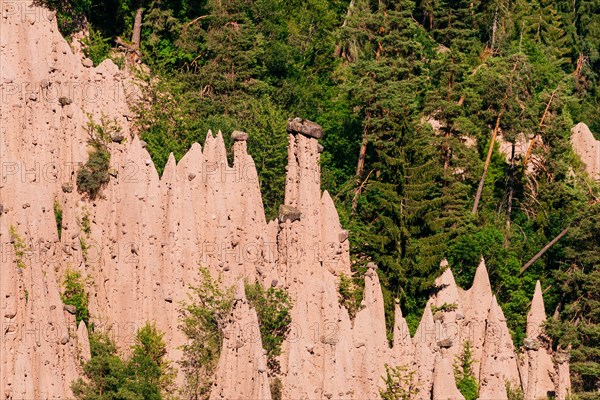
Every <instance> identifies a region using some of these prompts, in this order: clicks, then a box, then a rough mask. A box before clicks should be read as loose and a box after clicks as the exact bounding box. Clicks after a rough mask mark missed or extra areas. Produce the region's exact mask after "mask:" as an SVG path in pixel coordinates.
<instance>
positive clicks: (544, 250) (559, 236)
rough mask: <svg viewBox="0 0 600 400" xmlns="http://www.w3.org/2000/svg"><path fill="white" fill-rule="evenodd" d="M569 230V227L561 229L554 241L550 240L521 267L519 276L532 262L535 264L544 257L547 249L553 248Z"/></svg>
mask: <svg viewBox="0 0 600 400" xmlns="http://www.w3.org/2000/svg"><path fill="white" fill-rule="evenodd" d="M569 229H571V225H569V226H567V227H566V228H565V229H563V230H562V231H561V232H560V233H559V234H558V235H557V236H556V237H555V238H554V239H552V240H551V241H550V243H548V244H547V245H545V246H544V247H543V248H542V249H541V250H540V251H539V252H538V253H537V254H536V255H535V256H533V258H532V259H531V260H529V261H527V262H526V263H525V265H523V267H522V268H521V271H519V275H521V274H522V273H523V272H525V271H526V270H527V269H528V268H529V267H531V266H532V265H533V263H534V262H536V261H537V260H538V259H539V258H540V257H541V256H543V255H544V253H545V252H547V251H548V249H550V247H552V246H554V245H555V244H556V242H558V241H559V240H560V239H561V238H562V237H563V236H565V235H566V234H567V232H569Z"/></svg>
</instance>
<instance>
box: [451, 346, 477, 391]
mask: <svg viewBox="0 0 600 400" xmlns="http://www.w3.org/2000/svg"><path fill="white" fill-rule="evenodd" d="M472 364H473V353H472V348H471V343H470V342H468V341H467V342H465V346H464V348H463V353H462V354H461V355H460V358H459V360H458V365H456V366H455V367H454V375H455V379H456V387H457V388H458V390H459V391H460V393H461V394H462V395H463V396H464V397H465V400H476V399H477V398H478V397H479V384H478V383H477V379H475V375H473V371H472V367H471V366H472Z"/></svg>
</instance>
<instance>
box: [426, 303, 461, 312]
mask: <svg viewBox="0 0 600 400" xmlns="http://www.w3.org/2000/svg"><path fill="white" fill-rule="evenodd" d="M457 309H458V304H456V303H444V304H442V305H441V306H439V307H436V306H434V305H432V306H431V312H432V313H433V314H435V313H436V312H438V311H442V312H447V311H456V310H457Z"/></svg>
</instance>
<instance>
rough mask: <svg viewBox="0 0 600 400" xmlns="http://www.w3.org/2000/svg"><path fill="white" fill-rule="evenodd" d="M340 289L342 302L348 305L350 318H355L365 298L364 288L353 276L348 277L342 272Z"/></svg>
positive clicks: (345, 305)
mask: <svg viewBox="0 0 600 400" xmlns="http://www.w3.org/2000/svg"><path fill="white" fill-rule="evenodd" d="M338 291H339V295H340V304H341V305H343V306H344V307H346V310H348V314H349V315H350V319H351V320H354V317H356V313H357V312H358V311H359V310H360V303H361V301H362V298H363V288H361V287H360V286H359V285H357V284H356V282H354V280H353V279H352V277H348V276H346V275H345V274H343V273H342V274H341V275H340V284H339V288H338Z"/></svg>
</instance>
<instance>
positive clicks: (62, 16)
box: [36, 0, 94, 37]
mask: <svg viewBox="0 0 600 400" xmlns="http://www.w3.org/2000/svg"><path fill="white" fill-rule="evenodd" d="M36 2H38V3H39V4H41V5H44V6H46V7H48V8H49V9H50V10H53V11H56V19H57V22H58V29H59V30H60V32H61V33H62V34H63V35H64V36H65V37H69V36H71V35H72V34H73V33H75V32H77V31H79V30H80V29H82V28H84V27H85V23H86V16H87V15H88V13H89V12H90V11H91V9H92V4H93V3H94V1H93V0H36Z"/></svg>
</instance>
